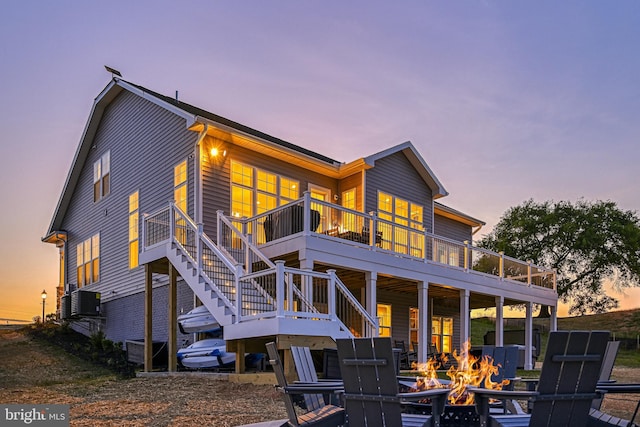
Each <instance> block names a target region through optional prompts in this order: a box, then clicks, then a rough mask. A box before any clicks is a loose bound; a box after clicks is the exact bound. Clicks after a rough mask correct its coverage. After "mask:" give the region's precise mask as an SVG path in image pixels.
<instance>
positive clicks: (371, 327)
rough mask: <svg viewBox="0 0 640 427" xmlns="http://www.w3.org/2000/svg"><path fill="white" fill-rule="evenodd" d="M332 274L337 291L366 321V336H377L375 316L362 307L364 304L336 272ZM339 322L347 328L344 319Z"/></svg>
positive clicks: (364, 329) (364, 326)
mask: <svg viewBox="0 0 640 427" xmlns="http://www.w3.org/2000/svg"><path fill="white" fill-rule="evenodd" d="M330 274H331V275H332V276H333V280H332V281H333V282H334V283H335V289H336V291H338V292H340V293H341V294H342V295H343V296H344V297H345V298H346V299H347V301H349V303H350V304H351V306H352V307H353V308H354V309H355V310H356V312H357V313H358V314H359V315H360V316H362V319H363V320H364V325H363V332H364V336H365V337H373V336H377V330H378V322H377V320H376V319H374V318H373V316H371V314H370V313H369V312H368V311H367V310H366V309H365V308H364V307H363V306H362V304H360V301H358V300H357V299H356V298H355V297H354V296H353V294H352V293H351V291H350V290H349V288H347V286H346V285H345V284H344V283H342V280H340V278H339V277H338V276H337V275H336V274H335V271H334V270H330ZM334 310H335V309H334ZM336 315H337V310H336ZM339 320H340V323H342V325H344V326H345V328H346V327H347V326H346V325H345V323H344V322H342V319H339ZM347 331H349V329H347ZM349 333H351V331H349ZM351 334H352V335H353V333H351Z"/></svg>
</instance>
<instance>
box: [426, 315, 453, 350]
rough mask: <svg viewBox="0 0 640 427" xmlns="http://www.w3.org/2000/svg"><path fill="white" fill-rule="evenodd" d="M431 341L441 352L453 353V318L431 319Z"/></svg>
mask: <svg viewBox="0 0 640 427" xmlns="http://www.w3.org/2000/svg"><path fill="white" fill-rule="evenodd" d="M431 342H432V343H433V344H434V345H435V346H436V348H437V349H438V352H440V353H451V351H452V349H453V318H451V317H433V318H432V319H431Z"/></svg>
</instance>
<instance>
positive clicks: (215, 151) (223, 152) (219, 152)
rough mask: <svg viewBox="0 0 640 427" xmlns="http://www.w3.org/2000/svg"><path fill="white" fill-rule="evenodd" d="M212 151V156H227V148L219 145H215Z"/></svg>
mask: <svg viewBox="0 0 640 427" xmlns="http://www.w3.org/2000/svg"><path fill="white" fill-rule="evenodd" d="M210 153H211V157H218V156H219V155H222V157H227V150H222V149H220V148H218V147H213V148H212V149H211V151H210Z"/></svg>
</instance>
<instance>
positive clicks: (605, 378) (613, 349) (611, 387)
mask: <svg viewBox="0 0 640 427" xmlns="http://www.w3.org/2000/svg"><path fill="white" fill-rule="evenodd" d="M619 347H620V341H609V342H608V343H607V350H606V352H605V356H604V362H603V363H602V368H601V369H600V378H599V379H598V386H597V389H598V390H600V391H601V392H603V393H606V394H618V393H624V394H639V393H640V384H621V383H616V382H615V381H612V380H611V373H612V372H613V365H614V364H615V360H616V356H617V355H618V349H619ZM603 399H604V394H603V395H602V396H600V397H599V398H596V399H593V401H592V402H591V409H590V410H589V421H588V423H587V426H588V427H608V426H620V427H622V426H628V427H635V426H637V423H635V419H636V417H637V415H638V410H639V409H640V400H639V401H638V403H637V404H636V409H635V411H634V413H633V416H632V417H631V420H624V419H621V418H618V417H615V416H613V415H609V414H607V413H605V412H602V411H601V406H602V401H603Z"/></svg>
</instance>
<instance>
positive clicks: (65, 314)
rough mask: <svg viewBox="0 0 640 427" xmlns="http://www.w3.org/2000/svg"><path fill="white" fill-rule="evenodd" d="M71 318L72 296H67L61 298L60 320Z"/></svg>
mask: <svg viewBox="0 0 640 427" xmlns="http://www.w3.org/2000/svg"><path fill="white" fill-rule="evenodd" d="M70 317H71V295H70V294H65V295H62V297H61V298H60V318H61V319H62V320H64V319H68V318H70Z"/></svg>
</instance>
